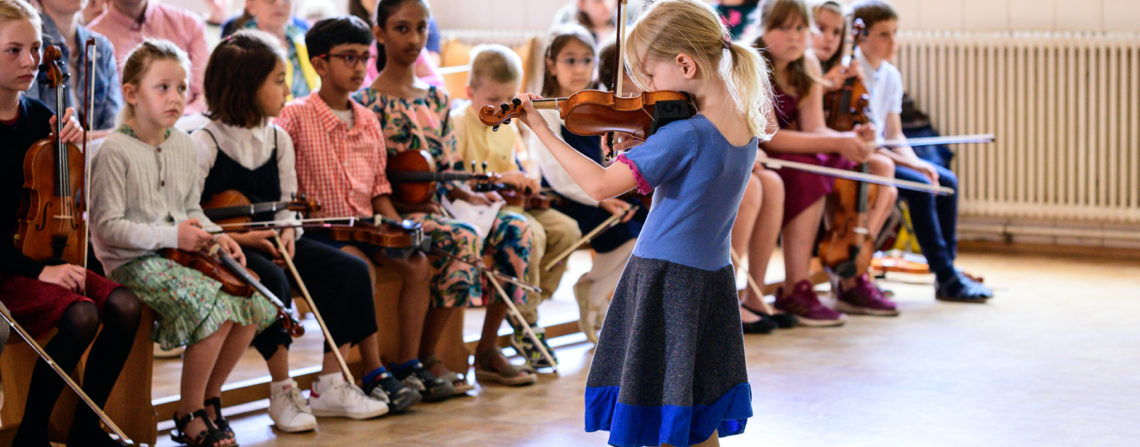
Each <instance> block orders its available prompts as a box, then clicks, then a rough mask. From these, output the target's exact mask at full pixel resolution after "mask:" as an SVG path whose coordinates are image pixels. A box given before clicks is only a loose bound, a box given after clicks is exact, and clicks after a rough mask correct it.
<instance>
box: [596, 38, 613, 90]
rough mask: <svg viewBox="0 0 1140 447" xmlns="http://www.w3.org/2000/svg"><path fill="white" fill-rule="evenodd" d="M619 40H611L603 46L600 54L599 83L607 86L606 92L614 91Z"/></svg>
mask: <svg viewBox="0 0 1140 447" xmlns="http://www.w3.org/2000/svg"><path fill="white" fill-rule="evenodd" d="M617 50H618V48H617V40H615V39H610V40H608V41H607V42H606V44H605V45H602V51H599V52H598V81H599V82H601V83H602V84H603V85H605V86H606V90H609V91H613V90H614V88H615V86H614V74H615V73H617V67H618V61H617V53H618V51H617Z"/></svg>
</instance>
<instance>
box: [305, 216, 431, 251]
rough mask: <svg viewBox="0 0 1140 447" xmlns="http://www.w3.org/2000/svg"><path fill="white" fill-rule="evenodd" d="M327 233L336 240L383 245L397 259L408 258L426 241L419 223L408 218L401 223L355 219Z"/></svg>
mask: <svg viewBox="0 0 1140 447" xmlns="http://www.w3.org/2000/svg"><path fill="white" fill-rule="evenodd" d="M325 235H326V236H328V238H329V239H331V240H334V241H339V242H358V243H362V244H368V245H372V246H375V247H381V248H383V249H384V252H385V254H386V255H387V256H388V257H389V258H397V259H403V258H407V257H408V256H409V255H411V253H412V252H413V251H414V250H416V249H417V248H420V247H421V246H422V245H423V243H424V233H423V229H422V228H421V227H420V225H419V224H418V223H416V222H412V221H407V220H405V221H402V222H399V223H396V222H395V221H390V220H386V219H382V220H381V221H380V222H377V223H373V222H363V221H355V222H353V224H352V225H351V226H349V227H333V228H328V229H327V230H325ZM428 242H429V243H430V242H431V240H430V239H429V240H428Z"/></svg>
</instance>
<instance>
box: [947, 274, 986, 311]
mask: <svg viewBox="0 0 1140 447" xmlns="http://www.w3.org/2000/svg"><path fill="white" fill-rule="evenodd" d="M993 297H994V291H993V290H990V288H989V287H986V286H984V285H982V283H979V282H977V281H974V280H972V279H970V277H968V276H966V275H964V274H962V272H959V271H955V272H954V276H953V277H951V278H950V279H949V280H947V281H944V282H937V283H935V284H934V298H935V299H937V300H939V301H949V302H955V303H984V302H986V300H988V299H990V298H993Z"/></svg>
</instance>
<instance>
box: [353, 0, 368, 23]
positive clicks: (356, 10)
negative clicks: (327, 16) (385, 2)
mask: <svg viewBox="0 0 1140 447" xmlns="http://www.w3.org/2000/svg"><path fill="white" fill-rule="evenodd" d="M362 1H365V2H367V1H372V0H348V13H349V14H351V15H354V16H357V17H360V20H363V21H364V23H371V22H372V18H371V17H368V10H367V9H365V8H364V5H362V4H360V2H362Z"/></svg>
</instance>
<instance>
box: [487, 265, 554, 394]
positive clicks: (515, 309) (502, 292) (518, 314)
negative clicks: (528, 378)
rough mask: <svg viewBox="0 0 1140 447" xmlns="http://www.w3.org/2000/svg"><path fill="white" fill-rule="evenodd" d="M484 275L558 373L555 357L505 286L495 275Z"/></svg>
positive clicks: (543, 356) (544, 357)
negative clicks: (539, 337) (508, 293)
mask: <svg viewBox="0 0 1140 447" xmlns="http://www.w3.org/2000/svg"><path fill="white" fill-rule="evenodd" d="M483 274H485V275H487V280H489V281H490V282H491V285H492V286H495V291H497V292H498V294H499V298H501V299H502V300H503V302H504V303H507V309H509V310H510V311H511V316H512V317H514V318H515V319H516V320H518V323H519V326H522V327H523V332H525V333H526V336H527V337H530V339H531V341H533V342H534V346H535V347H536V348H538V352H539V353H541V354H542V358H543V359H544V360H546V361H547V363H548V364H549V365H550V367H551V368H552V369H554V372H556V373H557V372H558V362H555V361H554V356H552V355H550V352H549V351H547V350H546V345H544V344H542V340H539V339H538V334H535V333H534V329H531V327H530V323H527V321H526V318H524V317H523V314H522V312H519V308H518V306H515V302H514V300H512V299H511V297H509V296H507V292H506V291H505V290H503V286H502V285H500V284H499V281H498V280H497V279H495V276H494V275H491V274H489V273H487V272H483ZM538 299H542V297H539V298H538ZM520 354H521V353H520Z"/></svg>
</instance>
